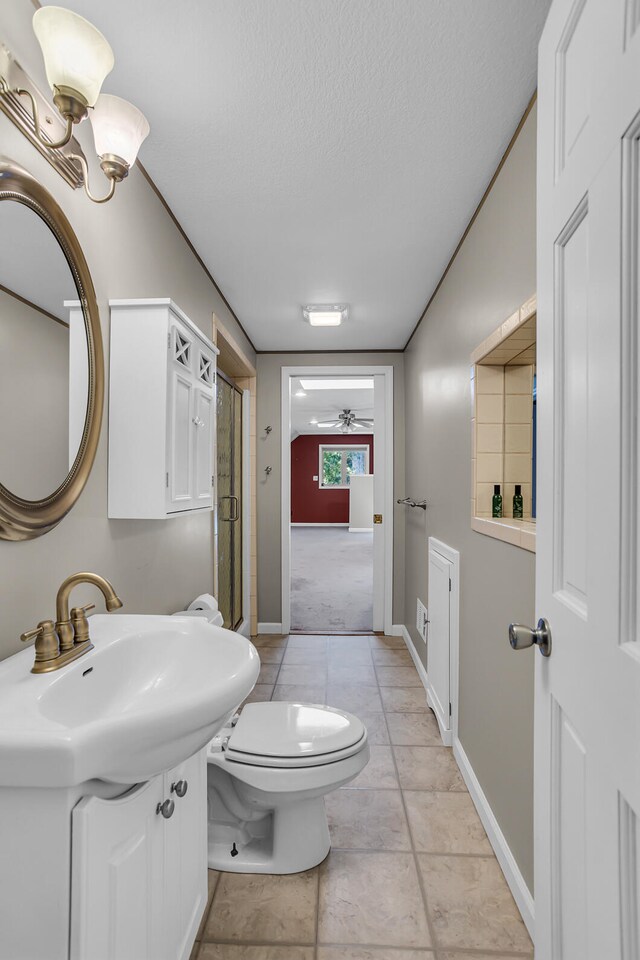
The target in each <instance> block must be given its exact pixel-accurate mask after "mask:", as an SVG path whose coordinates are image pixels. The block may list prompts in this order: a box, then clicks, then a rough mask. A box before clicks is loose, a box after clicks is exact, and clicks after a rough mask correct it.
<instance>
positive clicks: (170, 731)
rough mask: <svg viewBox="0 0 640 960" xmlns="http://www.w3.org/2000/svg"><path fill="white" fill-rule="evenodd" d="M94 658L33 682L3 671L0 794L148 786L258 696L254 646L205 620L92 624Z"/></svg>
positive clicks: (99, 620)
mask: <svg viewBox="0 0 640 960" xmlns="http://www.w3.org/2000/svg"><path fill="white" fill-rule="evenodd" d="M89 623H90V627H91V639H92V641H93V644H94V649H93V650H91V651H89V653H87V654H85V656H83V657H80V659H79V660H76V661H75V662H74V663H71V664H69V665H67V666H66V667H62V668H61V669H60V670H57V671H54V672H52V673H45V674H32V673H31V672H30V670H31V666H32V663H33V649H28V650H23V651H21V652H20V653H17V654H16V655H15V656H13V657H9V659H7V660H5V661H3V662H2V663H0V786H13V787H20V786H31V787H34V786H37V787H65V786H72V785H76V784H80V783H84V782H85V781H87V780H92V779H98V780H106V781H109V782H112V783H119V784H132V783H140V782H142V781H144V780H149V779H150V778H151V777H154V776H156V775H157V774H158V773H161V772H162V771H164V770H168V769H169V768H170V767H172V766H173V765H174V764H176V763H179V762H180V761H182V760H184V759H185V758H186V757H188V756H191V755H192V754H193V753H195V752H196V751H197V750H199V749H200V748H201V747H203V746H204V745H205V744H206V743H207V742H208V740H210V739H211V737H213V736H215V734H216V733H217V732H218V730H220V728H221V727H222V726H223V725H224V722H225V720H226V718H227V717H228V716H229V713H230V712H231V711H233V710H234V709H235V708H236V707H237V706H238V705H239V704H240V703H241V702H242V700H244V698H245V697H246V696H247V695H248V694H249V693H250V691H251V690H252V688H253V686H254V684H255V682H256V679H257V677H258V672H259V669H260V660H259V657H258V654H257V652H256V650H255V648H254V647H253V645H252V644H251V643H250V642H249V641H248V640H247V639H246V638H245V637H243V636H241V635H240V634H238V633H233V632H232V631H231V630H224V629H223V628H222V627H214V626H211V624H209V623H207V622H206V621H204V620H202V619H199V618H188V617H154V616H130V615H124V616H122V615H119V616H115V617H114V616H108V615H106V614H105V615H97V616H93V617H91V619H90V621H89Z"/></svg>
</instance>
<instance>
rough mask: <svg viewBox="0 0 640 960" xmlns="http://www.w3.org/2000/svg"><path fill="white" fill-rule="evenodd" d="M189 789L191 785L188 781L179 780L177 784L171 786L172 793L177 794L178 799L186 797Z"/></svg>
mask: <svg viewBox="0 0 640 960" xmlns="http://www.w3.org/2000/svg"><path fill="white" fill-rule="evenodd" d="M188 788H189V783H188V781H187V780H178V782H177V783H172V784H171V793H175V795H176V796H177V797H184V795H185V793H186V792H187V790H188Z"/></svg>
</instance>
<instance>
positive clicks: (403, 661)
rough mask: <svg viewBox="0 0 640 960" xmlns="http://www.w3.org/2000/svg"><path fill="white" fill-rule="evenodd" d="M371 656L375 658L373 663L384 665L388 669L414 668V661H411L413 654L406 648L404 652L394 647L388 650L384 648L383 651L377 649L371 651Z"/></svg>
mask: <svg viewBox="0 0 640 960" xmlns="http://www.w3.org/2000/svg"><path fill="white" fill-rule="evenodd" d="M371 656H372V657H373V662H374V663H375V664H376V666H377V665H378V664H381V665H382V664H384V665H385V666H388V667H412V666H413V660H412V659H411V654H410V653H409V651H408V650H407V649H406V648H403V649H402V650H400V649H397V648H395V647H392V648H391V649H387V648H386V647H384V648H383V649H382V650H379V649H375V650H372V651H371Z"/></svg>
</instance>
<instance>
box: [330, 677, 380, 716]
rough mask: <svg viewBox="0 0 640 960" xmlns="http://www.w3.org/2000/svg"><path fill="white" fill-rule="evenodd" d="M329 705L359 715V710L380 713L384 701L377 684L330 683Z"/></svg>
mask: <svg viewBox="0 0 640 960" xmlns="http://www.w3.org/2000/svg"><path fill="white" fill-rule="evenodd" d="M327 704H328V705H329V706H330V707H337V708H338V709H339V710H348V711H349V712H350V713H355V714H356V715H357V714H358V710H368V711H369V712H373V711H376V712H380V711H381V710H382V701H381V699H380V694H379V693H378V685H377V684H375V685H374V684H364V683H363V684H358V683H329V684H328V685H327Z"/></svg>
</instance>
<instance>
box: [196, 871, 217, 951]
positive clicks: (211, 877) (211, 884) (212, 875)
mask: <svg viewBox="0 0 640 960" xmlns="http://www.w3.org/2000/svg"><path fill="white" fill-rule="evenodd" d="M219 879H220V874H219V872H218V871H217V870H208V871H207V905H206V907H205V909H204V913H203V914H202V920H201V921H200V927H199V928H198V932H197V934H196V940H201V939H202V934H203V933H204V928H205V925H206V922H207V917H208V916H209V909H210V907H211V901H212V900H213V894H214V892H215V889H216V886H217V883H218V880H219Z"/></svg>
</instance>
